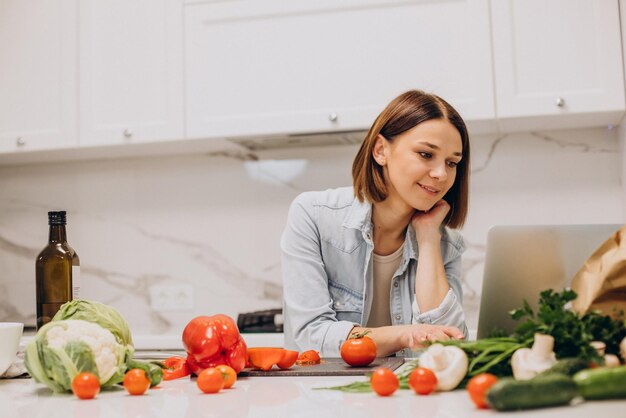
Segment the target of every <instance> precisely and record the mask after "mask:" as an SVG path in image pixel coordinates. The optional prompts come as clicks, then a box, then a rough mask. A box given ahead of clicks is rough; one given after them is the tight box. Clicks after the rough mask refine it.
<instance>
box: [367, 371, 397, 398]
mask: <svg viewBox="0 0 626 418" xmlns="http://www.w3.org/2000/svg"><path fill="white" fill-rule="evenodd" d="M370 384H371V385H372V389H373V390H374V392H376V393H377V394H379V395H380V396H389V395H391V394H392V393H394V392H395V391H396V390H397V389H398V388H399V387H400V382H399V381H398V376H396V375H395V374H394V372H392V371H391V370H390V369H388V368H386V367H379V368H377V369H376V370H374V373H373V374H372V377H370Z"/></svg>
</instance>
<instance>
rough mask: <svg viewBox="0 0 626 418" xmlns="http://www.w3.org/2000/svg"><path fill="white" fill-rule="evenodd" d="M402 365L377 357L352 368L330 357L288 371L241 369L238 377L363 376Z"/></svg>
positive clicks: (391, 359)
mask: <svg viewBox="0 0 626 418" xmlns="http://www.w3.org/2000/svg"><path fill="white" fill-rule="evenodd" d="M402 363H404V358H402V357H379V358H376V359H375V360H374V361H373V362H372V363H371V364H370V365H369V366H365V367H352V366H348V365H347V364H346V363H345V362H344V361H343V360H342V359H341V358H339V357H336V358H334V357H330V358H324V359H322V363H320V364H314V365H310V366H297V365H293V366H292V367H291V368H290V369H287V370H281V369H279V368H278V367H276V366H274V367H273V368H272V369H270V370H268V371H263V370H255V369H243V370H242V371H241V372H239V376H251V377H256V376H364V375H365V374H367V373H371V372H373V371H374V369H375V368H377V367H387V368H389V369H391V370H395V369H397V368H398V367H400V366H401V365H402Z"/></svg>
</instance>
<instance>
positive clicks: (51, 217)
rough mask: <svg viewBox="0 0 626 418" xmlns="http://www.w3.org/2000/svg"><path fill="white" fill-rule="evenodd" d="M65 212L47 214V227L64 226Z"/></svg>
mask: <svg viewBox="0 0 626 418" xmlns="http://www.w3.org/2000/svg"><path fill="white" fill-rule="evenodd" d="M65 222H66V217H65V211H64V210H62V211H56V212H48V225H65Z"/></svg>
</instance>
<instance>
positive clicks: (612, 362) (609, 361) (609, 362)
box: [604, 354, 620, 367]
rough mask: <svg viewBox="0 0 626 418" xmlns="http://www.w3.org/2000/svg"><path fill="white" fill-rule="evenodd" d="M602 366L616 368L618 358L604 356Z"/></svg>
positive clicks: (612, 355) (611, 355) (610, 355)
mask: <svg viewBox="0 0 626 418" xmlns="http://www.w3.org/2000/svg"><path fill="white" fill-rule="evenodd" d="M604 365H605V366H606V367H617V366H619V365H620V363H619V357H617V356H616V355H615V354H605V355H604Z"/></svg>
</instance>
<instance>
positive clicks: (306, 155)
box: [0, 129, 625, 334]
mask: <svg viewBox="0 0 626 418" xmlns="http://www.w3.org/2000/svg"><path fill="white" fill-rule="evenodd" d="M472 147H473V148H472V178H471V206H470V213H469V218H468V221H467V223H466V226H465V228H464V229H463V231H462V232H463V234H464V236H465V238H466V241H467V243H468V251H467V252H466V253H465V256H464V260H463V265H464V277H463V283H464V292H465V301H464V305H465V309H466V314H467V321H468V326H469V327H470V328H475V327H476V323H477V313H478V306H479V302H480V292H481V280H482V270H483V261H484V255H485V254H484V251H485V241H486V234H487V230H488V228H489V227H490V226H491V225H493V224H550V223H613V222H615V223H622V222H624V213H625V212H624V207H623V203H622V195H623V192H622V189H621V185H620V183H621V182H620V177H621V173H622V153H621V152H620V146H619V141H618V134H617V131H616V130H609V129H587V130H575V131H554V132H547V131H546V132H533V133H524V134H510V135H507V136H485V137H474V138H473V142H472ZM356 150H357V147H356V146H327V147H319V148H298V149H291V150H286V149H283V150H267V151H262V152H255V153H243V152H242V153H232V152H230V153H224V154H220V153H215V154H212V155H206V154H205V155H190V156H172V157H158V158H156V157H155V158H144V159H129V160H119V159H118V160H108V161H89V162H73V163H55V164H46V165H24V166H14V167H0V213H1V215H0V320H2V321H24V322H26V323H31V324H32V323H34V313H35V278H34V260H35V257H36V255H37V253H38V252H39V251H40V250H41V248H43V246H44V245H45V244H46V240H47V233H48V226H47V216H46V212H47V211H48V210H54V209H57V210H58V209H65V210H67V211H68V227H67V229H68V240H69V242H70V244H71V245H72V246H73V247H74V248H75V249H76V250H77V252H78V254H79V255H80V258H81V264H82V280H83V284H82V286H83V288H82V296H83V297H84V298H87V299H96V300H100V301H102V302H105V303H108V304H111V305H113V306H115V307H116V308H118V309H119V310H120V311H121V312H122V313H123V314H124V316H125V317H126V318H127V319H128V321H129V322H130V324H131V327H132V329H133V331H134V333H136V334H178V333H180V332H181V330H182V328H183V327H184V325H185V324H186V323H187V321H188V320H189V319H191V318H192V317H193V316H195V315H200V314H214V313H218V312H221V313H226V314H229V315H232V316H233V317H236V315H237V314H238V313H239V312H249V311H254V310H259V309H267V308H278V307H280V305H281V292H282V290H281V268H280V252H279V247H278V243H279V238H280V234H281V231H282V229H283V226H284V223H285V217H286V214H287V210H288V206H289V203H290V202H291V200H292V199H293V198H294V197H295V196H296V195H297V194H298V193H300V192H302V191H306V190H316V189H325V188H331V187H338V186H342V185H349V184H350V167H351V163H352V158H353V156H354V154H355V153H356Z"/></svg>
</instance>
